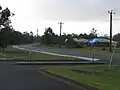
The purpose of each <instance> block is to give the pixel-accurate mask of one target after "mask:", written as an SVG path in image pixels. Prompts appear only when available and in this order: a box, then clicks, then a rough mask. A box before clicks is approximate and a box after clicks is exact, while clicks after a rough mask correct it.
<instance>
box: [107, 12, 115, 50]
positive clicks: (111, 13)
mask: <svg viewBox="0 0 120 90" xmlns="http://www.w3.org/2000/svg"><path fill="white" fill-rule="evenodd" d="M108 13H109V14H110V52H112V15H113V14H115V12H113V10H110V11H108Z"/></svg>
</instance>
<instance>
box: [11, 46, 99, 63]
mask: <svg viewBox="0 0 120 90" xmlns="http://www.w3.org/2000/svg"><path fill="white" fill-rule="evenodd" d="M13 48H17V49H21V50H26V51H29V49H26V48H21V47H18V46H15V45H13ZM31 51H33V52H39V53H43V54H48V55H54V56H63V57H72V58H78V59H84V60H89V61H93V58H88V57H79V56H72V55H64V54H57V53H51V52H45V51H37V50H31ZM98 60H100V59H96V58H94V61H98Z"/></svg>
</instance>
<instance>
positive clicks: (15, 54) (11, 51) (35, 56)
mask: <svg viewBox="0 0 120 90" xmlns="http://www.w3.org/2000/svg"><path fill="white" fill-rule="evenodd" d="M0 55H6V56H8V57H9V58H11V59H13V60H18V59H22V60H28V59H29V52H28V51H25V50H19V49H15V48H13V47H11V46H8V48H6V49H5V51H4V52H2V51H0ZM74 59H75V58H70V57H60V56H53V55H47V54H41V53H38V52H32V53H31V60H74Z"/></svg>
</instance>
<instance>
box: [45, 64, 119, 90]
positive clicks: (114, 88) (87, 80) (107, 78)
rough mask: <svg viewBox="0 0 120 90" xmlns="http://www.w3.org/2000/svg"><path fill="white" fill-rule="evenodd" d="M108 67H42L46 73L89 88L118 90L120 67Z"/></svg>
mask: <svg viewBox="0 0 120 90" xmlns="http://www.w3.org/2000/svg"><path fill="white" fill-rule="evenodd" d="M107 67H108V66H105V65H104V66H103V65H98V66H95V67H94V66H62V67H61V66H47V67H44V69H45V70H47V71H48V72H51V73H54V74H58V75H61V76H63V77H67V78H70V79H73V80H75V81H78V82H82V83H84V84H88V85H90V86H94V87H97V88H99V89H101V90H120V66H119V65H118V66H112V68H111V69H108V68H107ZM71 70H84V71H85V70H86V71H92V72H94V71H95V72H96V71H99V72H100V73H98V74H95V73H91V74H85V73H78V72H73V71H71Z"/></svg>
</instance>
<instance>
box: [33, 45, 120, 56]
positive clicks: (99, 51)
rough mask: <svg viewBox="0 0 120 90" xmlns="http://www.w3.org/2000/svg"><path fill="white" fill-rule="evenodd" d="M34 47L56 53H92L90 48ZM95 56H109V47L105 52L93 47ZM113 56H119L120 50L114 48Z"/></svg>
mask: <svg viewBox="0 0 120 90" xmlns="http://www.w3.org/2000/svg"><path fill="white" fill-rule="evenodd" d="M34 47H42V48H49V49H54V50H56V51H65V52H66V51H71V52H78V53H81V52H87V53H92V48H91V47H85V48H58V47H55V46H53V47H48V46H45V45H43V44H37V45H34ZM95 54H98V55H103V54H106V55H109V56H111V52H109V47H107V48H106V50H102V48H101V47H95ZM115 55H120V48H116V50H115Z"/></svg>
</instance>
